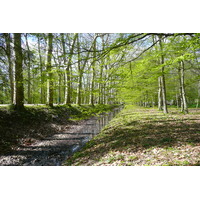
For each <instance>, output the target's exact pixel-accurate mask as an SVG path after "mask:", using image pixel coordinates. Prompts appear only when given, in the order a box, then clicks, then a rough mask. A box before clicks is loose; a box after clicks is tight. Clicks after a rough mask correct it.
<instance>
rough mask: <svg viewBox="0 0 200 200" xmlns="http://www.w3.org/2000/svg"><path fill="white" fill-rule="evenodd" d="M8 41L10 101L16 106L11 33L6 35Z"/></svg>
mask: <svg viewBox="0 0 200 200" xmlns="http://www.w3.org/2000/svg"><path fill="white" fill-rule="evenodd" d="M4 36H5V40H6V55H7V58H8V72H9V80H10V99H11V104H14V77H13V64H12V59H11V55H12V53H11V45H10V43H11V36H10V33H4Z"/></svg>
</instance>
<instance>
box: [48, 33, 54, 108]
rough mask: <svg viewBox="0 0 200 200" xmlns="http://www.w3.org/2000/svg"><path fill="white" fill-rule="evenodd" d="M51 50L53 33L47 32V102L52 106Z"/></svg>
mask: <svg viewBox="0 0 200 200" xmlns="http://www.w3.org/2000/svg"><path fill="white" fill-rule="evenodd" d="M52 50H53V34H52V33H49V34H48V53H47V72H48V79H47V104H48V105H49V106H51V107H53V72H52V62H51V59H52Z"/></svg>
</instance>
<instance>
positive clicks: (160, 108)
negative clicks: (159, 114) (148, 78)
mask: <svg viewBox="0 0 200 200" xmlns="http://www.w3.org/2000/svg"><path fill="white" fill-rule="evenodd" d="M162 108H163V106H162V82H161V76H159V77H158V110H162Z"/></svg>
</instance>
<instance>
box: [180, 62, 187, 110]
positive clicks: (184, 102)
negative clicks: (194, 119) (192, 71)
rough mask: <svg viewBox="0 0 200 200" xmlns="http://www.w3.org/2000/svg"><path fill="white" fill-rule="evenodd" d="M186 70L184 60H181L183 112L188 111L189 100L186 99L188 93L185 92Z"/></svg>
mask: <svg viewBox="0 0 200 200" xmlns="http://www.w3.org/2000/svg"><path fill="white" fill-rule="evenodd" d="M184 71H185V67H184V62H183V61H181V70H180V73H181V89H182V92H181V93H182V101H183V112H184V113H188V106H187V100H186V93H185V81H184Z"/></svg>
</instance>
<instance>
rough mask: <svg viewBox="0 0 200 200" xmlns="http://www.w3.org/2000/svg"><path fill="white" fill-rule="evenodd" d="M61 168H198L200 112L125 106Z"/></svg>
mask: <svg viewBox="0 0 200 200" xmlns="http://www.w3.org/2000/svg"><path fill="white" fill-rule="evenodd" d="M64 165H67V166H68V165H72V166H76V165H81V166H83V165H87V166H89V165H92V166H200V109H189V114H182V113H180V112H179V111H178V110H177V109H175V108H171V109H169V114H163V113H162V112H160V111H158V110H157V109H153V108H147V109H142V108H136V107H133V106H126V107H125V109H123V110H122V111H121V112H120V113H119V114H118V115H117V116H116V117H115V118H113V120H111V122H110V123H109V124H108V125H107V126H106V127H105V128H104V129H103V130H102V132H101V133H100V134H99V135H97V136H95V137H94V138H93V139H92V140H91V141H90V142H88V143H87V144H86V146H85V147H84V148H83V149H82V151H80V152H76V153H75V154H74V155H73V156H72V157H71V158H69V159H67V160H66V161H65V162H64Z"/></svg>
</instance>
